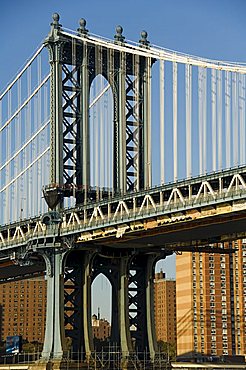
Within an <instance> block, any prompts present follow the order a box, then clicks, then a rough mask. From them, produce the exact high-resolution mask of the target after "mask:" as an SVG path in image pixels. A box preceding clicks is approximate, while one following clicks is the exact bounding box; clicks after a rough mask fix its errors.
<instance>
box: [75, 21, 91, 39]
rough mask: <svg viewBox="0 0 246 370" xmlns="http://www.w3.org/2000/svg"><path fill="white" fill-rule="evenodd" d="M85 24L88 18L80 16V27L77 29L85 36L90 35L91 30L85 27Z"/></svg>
mask: <svg viewBox="0 0 246 370" xmlns="http://www.w3.org/2000/svg"><path fill="white" fill-rule="evenodd" d="M85 26H86V20H85V19H84V18H80V20H79V28H78V29H77V31H78V33H79V34H80V35H83V36H86V35H88V32H89V31H88V30H87V29H86V28H85Z"/></svg>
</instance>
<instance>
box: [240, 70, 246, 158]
mask: <svg viewBox="0 0 246 370" xmlns="http://www.w3.org/2000/svg"><path fill="white" fill-rule="evenodd" d="M241 80H242V95H241V99H242V100H241V103H242V126H241V135H240V137H241V138H242V142H241V164H243V165H244V164H245V163H246V153H245V134H246V127H245V118H246V117H245V89H246V84H245V74H242V75H241Z"/></svg>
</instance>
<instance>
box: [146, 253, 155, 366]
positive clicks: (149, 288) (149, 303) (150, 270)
mask: <svg viewBox="0 0 246 370" xmlns="http://www.w3.org/2000/svg"><path fill="white" fill-rule="evenodd" d="M155 261H156V256H148V259H147V268H146V322H147V334H148V345H149V353H150V359H151V360H152V361H154V359H155V355H156V352H157V341H156V332H155V307H154V266H155Z"/></svg>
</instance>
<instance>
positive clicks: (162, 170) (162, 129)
mask: <svg viewBox="0 0 246 370" xmlns="http://www.w3.org/2000/svg"><path fill="white" fill-rule="evenodd" d="M164 99H165V64H164V60H160V176H161V179H160V180H161V184H164V183H165V140H164V138H165V100H164Z"/></svg>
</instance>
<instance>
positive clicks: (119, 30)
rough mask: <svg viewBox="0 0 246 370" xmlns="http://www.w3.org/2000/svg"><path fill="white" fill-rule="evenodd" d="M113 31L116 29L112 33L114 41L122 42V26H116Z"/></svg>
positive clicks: (123, 38)
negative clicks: (113, 33) (114, 32)
mask: <svg viewBox="0 0 246 370" xmlns="http://www.w3.org/2000/svg"><path fill="white" fill-rule="evenodd" d="M115 31H116V35H114V39H115V41H116V42H124V40H125V37H124V36H123V35H122V32H123V27H121V26H117V27H116V28H115Z"/></svg>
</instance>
